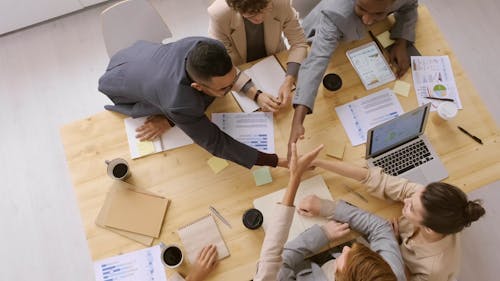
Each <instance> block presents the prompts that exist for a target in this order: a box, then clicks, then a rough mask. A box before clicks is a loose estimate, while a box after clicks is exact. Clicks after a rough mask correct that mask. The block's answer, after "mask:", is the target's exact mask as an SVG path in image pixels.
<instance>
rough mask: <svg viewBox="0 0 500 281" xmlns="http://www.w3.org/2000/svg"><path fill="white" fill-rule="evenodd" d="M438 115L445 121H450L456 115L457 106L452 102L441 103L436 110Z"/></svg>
mask: <svg viewBox="0 0 500 281" xmlns="http://www.w3.org/2000/svg"><path fill="white" fill-rule="evenodd" d="M437 110H438V113H439V115H440V116H441V117H443V118H445V119H451V118H453V117H455V116H456V115H457V112H458V108H457V105H456V104H455V103H453V102H449V101H447V102H442V103H441V104H440V105H439V106H438V108H437Z"/></svg>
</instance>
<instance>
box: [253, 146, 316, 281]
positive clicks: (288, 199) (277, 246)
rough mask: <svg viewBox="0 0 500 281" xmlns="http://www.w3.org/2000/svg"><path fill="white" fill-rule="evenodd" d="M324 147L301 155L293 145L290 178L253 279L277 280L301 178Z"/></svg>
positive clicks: (265, 240) (263, 246)
mask: <svg viewBox="0 0 500 281" xmlns="http://www.w3.org/2000/svg"><path fill="white" fill-rule="evenodd" d="M322 148H323V145H320V146H318V147H317V148H316V149H315V150H313V151H311V152H309V153H307V154H305V155H302V156H300V157H299V156H298V155H297V147H296V144H293V145H292V157H291V158H290V162H289V168H290V180H289V182H288V186H287V189H286V191H285V194H284V195H283V199H282V201H281V204H277V205H276V206H275V211H274V217H273V218H272V221H271V223H270V224H269V225H270V227H269V228H268V229H267V231H266V236H265V238H264V243H263V244H262V250H261V253H260V258H259V263H258V269H257V273H256V274H255V277H254V279H253V280H255V281H257V280H259V281H261V280H273V281H274V280H276V277H277V274H278V271H279V269H280V268H281V265H282V258H281V253H282V252H283V245H284V244H285V242H286V240H287V239H288V232H289V231H290V226H291V224H292V219H293V215H294V213H295V208H294V207H293V201H294V199H295V194H296V193H297V188H298V187H299V184H300V178H301V176H302V174H303V173H304V171H306V170H307V169H308V168H309V166H310V164H311V162H312V160H313V159H314V158H316V157H317V156H318V153H319V152H320V150H321V149H322Z"/></svg>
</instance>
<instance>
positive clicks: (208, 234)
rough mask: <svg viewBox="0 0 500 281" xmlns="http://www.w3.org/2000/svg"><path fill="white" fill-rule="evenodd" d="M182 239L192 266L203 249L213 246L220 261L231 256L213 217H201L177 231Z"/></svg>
mask: <svg viewBox="0 0 500 281" xmlns="http://www.w3.org/2000/svg"><path fill="white" fill-rule="evenodd" d="M177 233H179V236H180V238H181V241H182V244H183V245H184V250H185V251H186V256H187V258H188V260H189V262H190V263H191V264H194V263H195V262H196V258H197V257H198V254H199V253H200V252H201V250H202V249H203V247H205V246H207V245H209V244H213V245H215V246H216V247H217V255H218V259H219V260H221V259H223V258H226V257H228V256H229V249H228V248H227V246H226V242H224V239H222V235H221V234H220V231H219V228H218V227H217V224H216V223H215V220H214V218H213V217H212V216H211V215H206V216H204V217H201V218H199V219H197V220H195V221H194V222H192V223H190V224H187V225H185V226H183V227H181V228H179V229H178V230H177Z"/></svg>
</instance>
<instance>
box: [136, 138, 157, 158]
mask: <svg viewBox="0 0 500 281" xmlns="http://www.w3.org/2000/svg"><path fill="white" fill-rule="evenodd" d="M137 150H138V151H139V155H141V156H142V155H148V154H151V153H153V152H155V146H154V145H153V142H151V141H140V142H138V143H137Z"/></svg>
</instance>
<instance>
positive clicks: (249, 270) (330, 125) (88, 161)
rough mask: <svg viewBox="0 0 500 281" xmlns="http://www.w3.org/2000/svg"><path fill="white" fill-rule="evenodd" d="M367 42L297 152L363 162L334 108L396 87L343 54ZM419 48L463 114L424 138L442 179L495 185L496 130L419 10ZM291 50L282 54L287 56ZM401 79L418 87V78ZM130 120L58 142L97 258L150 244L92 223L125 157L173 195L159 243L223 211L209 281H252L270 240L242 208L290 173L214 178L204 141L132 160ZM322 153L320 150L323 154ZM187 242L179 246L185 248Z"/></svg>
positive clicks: (282, 143) (220, 106)
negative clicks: (336, 146) (339, 145)
mask: <svg viewBox="0 0 500 281" xmlns="http://www.w3.org/2000/svg"><path fill="white" fill-rule="evenodd" d="M389 24H390V23H389V22H388V21H387V22H384V23H380V24H378V25H377V26H375V27H374V28H373V30H374V32H375V34H379V33H381V32H382V31H383V30H387V29H388V28H389ZM368 40H369V39H368V38H366V39H364V40H361V41H357V42H353V43H350V44H343V45H341V46H340V47H339V48H338V49H337V51H336V55H335V56H334V58H333V60H332V62H331V64H330V66H329V69H328V71H327V72H336V73H339V74H341V76H342V78H343V82H344V84H343V87H342V89H341V90H340V91H338V92H337V93H334V94H331V93H330V94H329V93H328V92H326V91H325V90H324V89H323V87H322V86H321V87H320V89H319V93H318V97H317V99H316V105H315V109H314V114H313V115H309V116H307V117H306V120H305V123H304V126H305V128H306V138H305V140H304V141H302V142H300V144H299V151H302V152H304V151H307V150H308V149H309V148H312V147H314V146H316V145H317V144H320V143H325V144H328V142H329V141H330V140H332V139H337V140H341V141H345V143H346V150H345V155H344V160H345V161H349V162H354V163H358V164H359V165H363V163H364V158H363V157H364V152H365V146H364V145H360V146H357V147H352V146H351V145H350V142H349V140H348V138H347V135H346V134H345V132H344V129H343V128H342V125H341V124H340V121H339V119H338V117H337V115H336V113H335V110H334V107H335V106H339V105H342V104H345V103H347V102H350V101H352V100H355V99H357V98H361V97H363V96H366V95H368V94H370V93H373V92H375V91H378V90H380V89H382V88H392V87H393V83H389V84H386V85H384V86H381V87H379V88H377V89H374V90H372V91H368V92H367V91H366V90H365V89H364V87H363V86H362V84H361V83H360V80H359V78H358V76H357V74H356V73H355V71H354V69H353V68H352V66H351V64H350V63H349V62H348V60H347V58H346V56H345V51H346V50H347V49H351V48H353V47H355V46H359V45H361V44H363V43H365V42H367V41H368ZM416 47H417V48H418V50H419V51H420V52H421V53H422V54H423V55H448V56H449V57H450V60H451V63H452V68H453V71H454V74H455V79H456V82H457V87H458V90H459V93H460V98H461V100H462V103H463V105H464V109H463V110H460V112H459V114H458V116H457V117H456V118H455V119H454V120H452V121H450V122H448V123H444V124H441V125H437V124H435V123H434V122H433V121H432V120H433V117H434V116H433V115H435V113H431V120H430V122H429V123H428V125H427V131H426V134H427V136H428V137H429V139H430V141H431V143H432V144H433V146H434V147H435V149H436V151H437V152H438V154H439V155H440V156H441V158H442V160H443V162H444V164H445V166H446V168H447V170H448V172H449V175H450V176H449V178H447V179H446V180H445V181H446V182H448V183H451V184H454V185H457V186H459V187H460V188H462V189H463V190H465V191H471V190H474V189H476V188H478V187H481V186H484V185H486V184H489V183H492V182H494V181H497V180H499V179H500V173H499V171H500V164H499V163H500V162H499V160H498V159H500V144H499V138H498V132H499V131H498V129H497V127H496V125H495V123H494V121H493V119H492V118H491V116H490V114H489V113H488V112H487V110H486V108H485V107H484V105H483V103H482V101H481V99H480V98H479V96H478V94H477V92H476V90H475V89H474V87H473V86H472V84H471V82H470V81H469V80H468V79H467V77H466V74H465V72H464V71H463V70H462V68H461V67H460V65H459V63H458V61H457V59H456V58H455V56H454V54H453V53H452V51H451V49H450V48H449V47H448V45H447V43H446V42H445V40H444V39H443V37H442V35H441V33H440V32H439V30H438V29H437V27H436V25H435V23H434V21H433V20H432V18H431V17H430V14H429V12H428V10H427V9H426V8H425V7H422V6H421V7H420V8H419V21H418V25H417V41H416ZM285 56H286V54H280V58H281V59H283V58H284V57H285ZM402 80H404V81H406V82H409V83H411V82H412V78H411V73H407V74H406V75H405V76H404V77H403V78H402ZM398 98H399V101H400V102H401V105H402V107H403V109H404V110H405V111H408V110H411V109H413V108H415V107H416V106H417V100H416V97H415V92H414V90H413V89H412V90H411V92H410V95H409V97H407V98H406V97H401V96H398ZM237 111H239V109H238V107H237V105H236V103H235V102H234V100H233V98H232V97H231V96H227V97H225V98H223V99H219V100H217V101H216V102H214V104H213V105H212V106H211V107H210V108H209V113H208V114H210V113H211V112H237ZM292 115H293V110H291V109H290V110H288V111H285V112H281V113H279V114H277V115H275V124H274V125H275V142H276V150H277V153H278V154H279V155H283V156H284V155H286V150H287V145H286V144H287V141H288V136H289V132H290V123H291V118H292ZM123 118H124V116H122V115H119V114H116V113H112V112H102V113H99V114H96V115H94V116H91V117H89V118H86V119H83V120H79V121H76V122H73V123H71V124H68V125H66V126H64V127H63V128H62V129H61V137H62V141H63V144H64V148H65V153H66V157H67V161H68V166H69V169H70V172H71V178H72V182H73V186H74V188H75V191H76V195H77V199H78V204H79V208H80V212H81V216H82V219H83V223H84V227H85V234H86V237H87V240H88V243H89V247H90V250H91V254H92V258H93V259H94V260H97V259H102V258H106V257H110V256H113V255H117V254H120V253H125V252H128V251H132V250H137V249H140V248H143V246H142V245H141V244H138V243H136V242H134V241H132V240H129V239H127V238H124V237H121V236H119V235H117V234H115V233H113V232H110V231H107V230H105V229H102V228H100V227H97V226H96V225H95V223H94V221H95V218H96V216H97V214H98V212H99V210H100V208H101V206H102V203H103V201H104V198H105V195H106V193H107V191H108V187H109V186H110V184H111V179H110V178H109V177H108V176H107V175H106V167H105V164H104V160H106V159H112V158H116V157H121V158H124V159H126V160H127V161H129V163H130V166H131V171H132V177H131V178H130V179H129V180H128V182H130V183H132V184H134V185H137V186H140V187H143V188H148V189H149V190H151V191H153V192H157V193H159V194H162V195H164V196H166V197H168V198H170V199H172V204H171V206H170V208H169V210H168V212H167V215H166V218H165V223H164V225H163V228H162V232H161V236H160V238H159V240H158V241H155V244H156V243H157V242H159V241H163V242H165V243H179V244H181V243H180V240H179V237H178V235H177V233H176V229H177V228H178V227H179V226H181V225H183V224H185V223H188V222H190V221H192V220H194V219H196V218H198V217H200V216H202V215H205V214H207V213H208V206H209V205H212V206H214V207H216V208H217V209H218V210H219V211H220V213H221V214H222V215H223V216H224V217H225V218H226V219H228V220H229V221H230V223H231V224H232V225H233V228H232V229H229V228H228V227H226V226H225V225H224V224H221V223H218V224H219V228H220V230H221V232H222V235H223V237H224V239H225V241H226V243H227V245H228V247H229V249H230V252H231V257H230V258H228V259H225V260H223V261H222V262H221V263H220V264H219V266H218V267H217V269H216V270H215V272H214V273H213V274H212V275H211V276H210V280H249V279H251V278H252V276H253V274H254V272H255V268H256V266H255V262H256V260H257V258H258V256H259V252H260V247H261V243H262V241H263V238H264V232H263V230H262V229H259V230H255V231H251V230H248V229H246V228H245V227H244V226H243V224H242V223H241V216H242V214H243V212H244V211H245V210H246V209H248V208H251V207H252V201H253V199H255V198H257V197H260V196H263V195H265V194H267V193H270V192H273V191H276V190H278V189H280V188H283V187H285V186H286V184H287V179H288V171H287V170H286V169H281V168H277V169H273V170H272V176H273V179H274V181H273V182H272V183H270V184H267V185H265V186H260V187H256V186H255V184H254V179H253V176H252V173H251V171H250V170H247V169H245V168H242V167H240V166H238V165H236V164H234V163H231V164H230V165H229V167H228V168H226V169H224V170H223V171H222V172H220V173H219V174H217V175H215V174H214V173H213V172H212V171H211V170H210V168H209V167H208V165H207V164H206V161H207V160H208V159H209V158H210V157H211V155H210V154H209V153H208V152H206V151H205V150H204V149H202V148H200V147H199V146H197V145H190V146H188V147H183V148H179V149H175V150H173V151H167V152H163V153H159V154H155V155H152V156H148V157H145V158H142V159H137V160H130V155H129V149H128V143H127V138H126V135H125V130H124V123H123ZM457 124H460V125H461V126H463V127H464V128H467V129H469V130H470V131H471V132H473V133H474V134H475V135H477V136H479V137H480V138H481V139H482V140H483V142H484V145H479V144H478V143H476V142H474V141H473V140H472V139H470V138H469V137H467V136H465V135H464V134H463V133H461V132H459V131H458V130H457V128H456V125H457ZM321 157H325V156H324V152H323V156H321ZM318 173H319V174H322V175H323V177H324V179H325V181H326V183H327V184H328V186H329V189H330V191H331V193H332V195H333V197H334V198H342V199H344V200H347V201H350V202H352V203H354V204H356V205H357V206H359V207H361V208H363V209H366V210H368V211H372V212H375V213H377V214H379V215H381V216H384V217H387V218H389V217H392V216H395V215H397V214H398V213H399V212H400V205H399V204H390V203H388V202H384V201H381V200H378V199H376V198H374V197H371V196H369V195H368V194H367V193H366V192H365V191H364V189H363V188H362V186H361V185H360V184H358V183H356V182H354V181H352V180H349V179H346V178H343V177H340V176H337V175H335V174H332V173H326V172H324V171H321V170H316V171H310V172H307V173H306V174H305V175H304V179H305V178H309V177H312V176H314V175H316V174H318ZM341 183H347V184H348V185H350V186H352V187H353V188H355V189H357V190H358V191H359V192H360V193H361V194H363V195H364V196H365V197H366V198H368V200H369V203H365V202H363V201H361V200H359V199H358V198H357V197H356V196H354V195H353V194H350V193H347V192H346V191H345V189H344V188H343V187H342V186H341ZM181 245H182V244H181ZM179 271H180V272H181V273H184V274H185V273H187V272H188V265H187V263H184V264H183V266H181V267H180V269H179Z"/></svg>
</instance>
